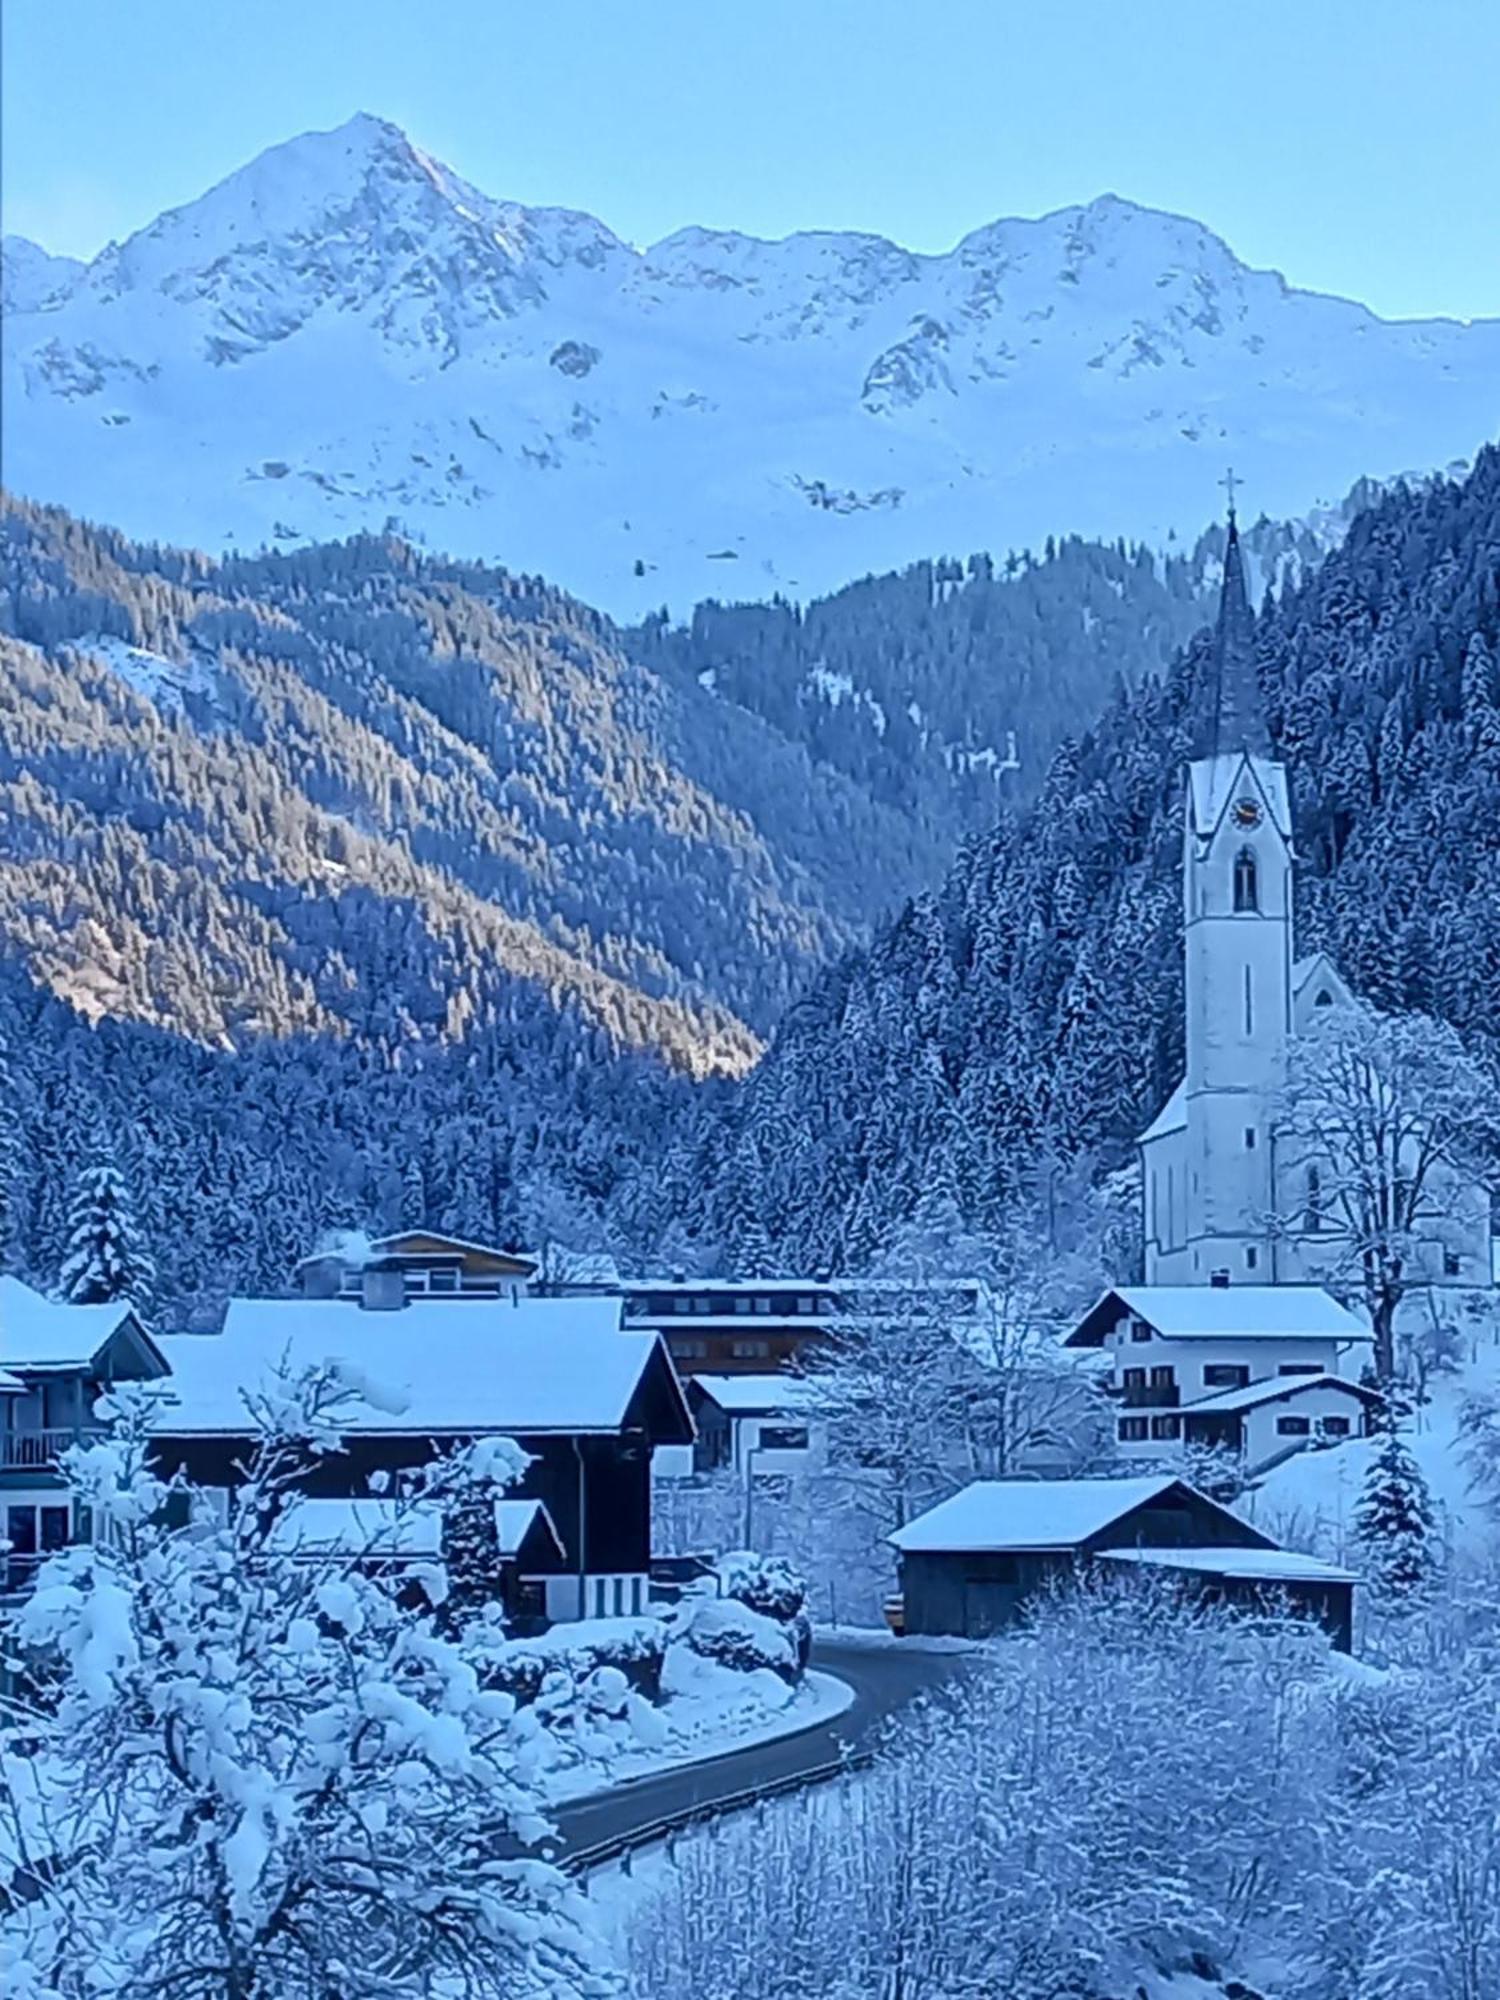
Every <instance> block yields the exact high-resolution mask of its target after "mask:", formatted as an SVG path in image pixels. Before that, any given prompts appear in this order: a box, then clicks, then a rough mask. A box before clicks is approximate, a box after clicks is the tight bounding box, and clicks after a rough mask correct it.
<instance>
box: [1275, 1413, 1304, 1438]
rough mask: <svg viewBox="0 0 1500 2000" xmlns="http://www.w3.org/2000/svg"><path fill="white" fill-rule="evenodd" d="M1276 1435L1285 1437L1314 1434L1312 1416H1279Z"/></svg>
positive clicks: (1302, 1436) (1300, 1436)
mask: <svg viewBox="0 0 1500 2000" xmlns="http://www.w3.org/2000/svg"><path fill="white" fill-rule="evenodd" d="M1276 1435H1277V1437H1284V1438H1305V1437H1311V1436H1312V1418H1311V1417H1278V1418H1277V1419H1276Z"/></svg>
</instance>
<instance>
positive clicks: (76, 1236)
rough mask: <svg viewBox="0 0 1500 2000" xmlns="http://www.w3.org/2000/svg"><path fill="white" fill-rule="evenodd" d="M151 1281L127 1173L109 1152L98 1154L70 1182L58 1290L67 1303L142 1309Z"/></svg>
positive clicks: (152, 1274)
mask: <svg viewBox="0 0 1500 2000" xmlns="http://www.w3.org/2000/svg"><path fill="white" fill-rule="evenodd" d="M155 1281H156V1270H155V1266H154V1265H153V1264H152V1261H151V1259H150V1257H149V1255H148V1254H147V1252H146V1249H145V1246H144V1245H143V1243H142V1241H141V1236H140V1231H139V1230H138V1229H137V1227H136V1222H135V1210H134V1206H133V1204H132V1202H131V1199H130V1193H129V1190H128V1188H127V1187H126V1185H125V1178H124V1176H123V1174H122V1173H121V1172H120V1169H119V1168H118V1167H117V1166H116V1165H115V1163H114V1160H113V1159H112V1158H111V1157H110V1156H109V1154H108V1152H101V1153H98V1154H96V1157H95V1160H94V1162H93V1164H92V1165H91V1166H87V1167H85V1168H84V1169H83V1171H82V1173H81V1174H80V1175H79V1176H78V1180H77V1182H76V1184H75V1186H74V1190H73V1199H72V1202H71V1204H70V1205H69V1209H68V1245H67V1250H66V1253H65V1254H64V1257H63V1260H62V1266H61V1268H60V1269H59V1271H58V1274H57V1287H58V1290H59V1291H60V1292H61V1293H62V1296H63V1297H64V1298H65V1299H66V1300H67V1301H68V1302H69V1304H70V1305H75V1306H97V1305H110V1304H113V1303H114V1302H115V1301H116V1300H122V1301H124V1302H126V1303H128V1304H130V1305H133V1306H135V1307H136V1308H137V1309H138V1310H141V1311H144V1310H145V1309H146V1307H147V1305H148V1304H149V1302H150V1298H151V1291H152V1287H153V1285H154V1284H155Z"/></svg>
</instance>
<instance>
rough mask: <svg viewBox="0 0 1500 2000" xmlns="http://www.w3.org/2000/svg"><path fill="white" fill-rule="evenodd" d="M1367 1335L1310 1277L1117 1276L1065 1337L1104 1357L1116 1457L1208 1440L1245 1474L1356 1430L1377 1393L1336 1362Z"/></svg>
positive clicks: (1362, 1345) (1357, 1351) (1156, 1453)
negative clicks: (1140, 1279)
mask: <svg viewBox="0 0 1500 2000" xmlns="http://www.w3.org/2000/svg"><path fill="white" fill-rule="evenodd" d="M1370 1339H1371V1336H1370V1333H1369V1330H1368V1329H1367V1328H1366V1327H1365V1326H1363V1325H1362V1324H1361V1323H1360V1321H1359V1320H1358V1319H1356V1318H1355V1316H1354V1315H1353V1313H1351V1312H1349V1311H1348V1310H1347V1309H1346V1308H1345V1307H1343V1306H1341V1305H1340V1304H1339V1303H1338V1301H1337V1300H1336V1299H1334V1298H1332V1297H1331V1296H1330V1295H1329V1294H1328V1293H1327V1292H1325V1291H1324V1290H1323V1288H1322V1287H1321V1286H1320V1285H1224V1284H1213V1285H1127V1286H1121V1287H1119V1288H1117V1289H1115V1290H1113V1291H1109V1292H1106V1293H1105V1294H1104V1296H1103V1298H1101V1299H1100V1300H1099V1302H1098V1304H1097V1305H1095V1306H1094V1307H1093V1308H1092V1309H1091V1310H1090V1311H1089V1312H1088V1313H1087V1314H1086V1315H1085V1316H1084V1318H1083V1319H1082V1320H1081V1321H1080V1322H1079V1324H1078V1325H1077V1326H1076V1327H1075V1328H1074V1329H1073V1331H1072V1332H1071V1333H1070V1334H1069V1335H1068V1337H1067V1339H1066V1341H1065V1342H1064V1345H1065V1346H1067V1347H1072V1348H1096V1349H1100V1350H1102V1351H1103V1352H1104V1353H1105V1354H1106V1355H1107V1356H1108V1358H1109V1364H1110V1374H1109V1379H1108V1382H1107V1387H1108V1389H1109V1391H1110V1393H1111V1395H1112V1396H1113V1397H1114V1398H1115V1400H1116V1405H1117V1415H1116V1419H1115V1429H1116V1436H1117V1441H1118V1444H1119V1448H1120V1451H1121V1453H1122V1454H1123V1455H1124V1456H1125V1457H1127V1458H1129V1457H1134V1458H1163V1457H1170V1456H1171V1454H1172V1453H1173V1452H1175V1451H1181V1450H1183V1449H1185V1448H1187V1447H1189V1446H1193V1445H1216V1446H1221V1447H1225V1448H1227V1449H1229V1450H1232V1451H1235V1452H1238V1453H1239V1454H1240V1455H1241V1456H1242V1457H1243V1458H1244V1460H1245V1463H1246V1466H1247V1468H1248V1469H1249V1470H1250V1471H1252V1472H1254V1471H1260V1470H1263V1469H1264V1468H1265V1467H1267V1466H1268V1465H1271V1464H1273V1463H1275V1462H1276V1460H1277V1459H1279V1458H1284V1457H1288V1456H1289V1455H1290V1454H1291V1453H1292V1452H1294V1451H1299V1450H1301V1449H1303V1448H1304V1447H1305V1446H1307V1445H1310V1444H1336V1443H1341V1442H1342V1441H1343V1440H1344V1439H1346V1438H1350V1437H1362V1436H1364V1435H1365V1433H1366V1431H1367V1430H1368V1428H1369V1413H1370V1411H1371V1409H1372V1407H1373V1406H1374V1404H1375V1402H1376V1400H1377V1399H1376V1398H1375V1397H1374V1395H1373V1394H1372V1393H1371V1391H1369V1390H1367V1389H1365V1388H1363V1387H1361V1386H1360V1384H1358V1383H1357V1382H1354V1381H1351V1380H1350V1379H1349V1378H1348V1376H1347V1375H1346V1374H1345V1373H1344V1372H1343V1371H1344V1369H1345V1368H1346V1367H1347V1366H1348V1364H1349V1362H1350V1360H1351V1358H1352V1357H1354V1356H1358V1355H1361V1354H1362V1353H1363V1352H1364V1351H1365V1350H1366V1349H1367V1348H1368V1347H1369V1344H1370Z"/></svg>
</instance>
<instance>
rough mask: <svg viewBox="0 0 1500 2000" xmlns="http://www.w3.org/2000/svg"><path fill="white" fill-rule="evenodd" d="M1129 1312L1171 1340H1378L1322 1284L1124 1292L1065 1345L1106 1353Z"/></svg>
mask: <svg viewBox="0 0 1500 2000" xmlns="http://www.w3.org/2000/svg"><path fill="white" fill-rule="evenodd" d="M1126 1313H1133V1314H1134V1315H1135V1317H1136V1318H1137V1319H1143V1320H1144V1321H1145V1322H1146V1324H1147V1325H1148V1326H1150V1327H1154V1328H1155V1329H1156V1331H1157V1332H1158V1333H1159V1334H1161V1335H1162V1337H1163V1338H1164V1339H1167V1340H1283V1341H1285V1340H1343V1341H1368V1340H1371V1339H1372V1338H1373V1335H1372V1334H1371V1333H1370V1331H1369V1328H1368V1327H1366V1326H1364V1325H1363V1324H1362V1323H1361V1322H1360V1321H1359V1320H1358V1319H1356V1318H1355V1316H1354V1314H1353V1313H1352V1312H1350V1311H1349V1310H1348V1308H1347V1307H1345V1306H1341V1305H1340V1304H1339V1302H1338V1300H1337V1299H1336V1298H1334V1297H1333V1296H1332V1294H1331V1293H1329V1292H1326V1291H1325V1290H1324V1289H1323V1287H1322V1286H1321V1285H1119V1286H1116V1287H1115V1288H1114V1289H1113V1290H1112V1291H1108V1292H1106V1293H1105V1294H1104V1296H1103V1297H1102V1298H1101V1299H1100V1300H1099V1302H1098V1304H1097V1305H1095V1306H1092V1307H1091V1308H1090V1310H1089V1311H1088V1312H1087V1313H1086V1314H1085V1316H1084V1317H1083V1319H1081V1320H1080V1321H1079V1323H1078V1325H1077V1326H1076V1327H1075V1328H1074V1329H1073V1331H1072V1332H1071V1333H1070V1334H1069V1335H1068V1337H1067V1339H1066V1340H1065V1341H1064V1343H1063V1345H1064V1346H1065V1347H1100V1346H1102V1345H1103V1343H1104V1339H1105V1336H1106V1335H1107V1334H1108V1332H1109V1330H1110V1328H1111V1327H1113V1326H1114V1324H1115V1323H1116V1321H1117V1320H1119V1319H1120V1318H1121V1317H1122V1315H1124V1314H1126Z"/></svg>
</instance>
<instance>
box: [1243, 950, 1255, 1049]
mask: <svg viewBox="0 0 1500 2000" xmlns="http://www.w3.org/2000/svg"><path fill="white" fill-rule="evenodd" d="M1245 1033H1246V1034H1247V1035H1253V1034H1254V1033H1255V995H1254V992H1253V991H1252V989H1251V985H1250V968H1249V966H1248V965H1247V966H1246V967H1245Z"/></svg>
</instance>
